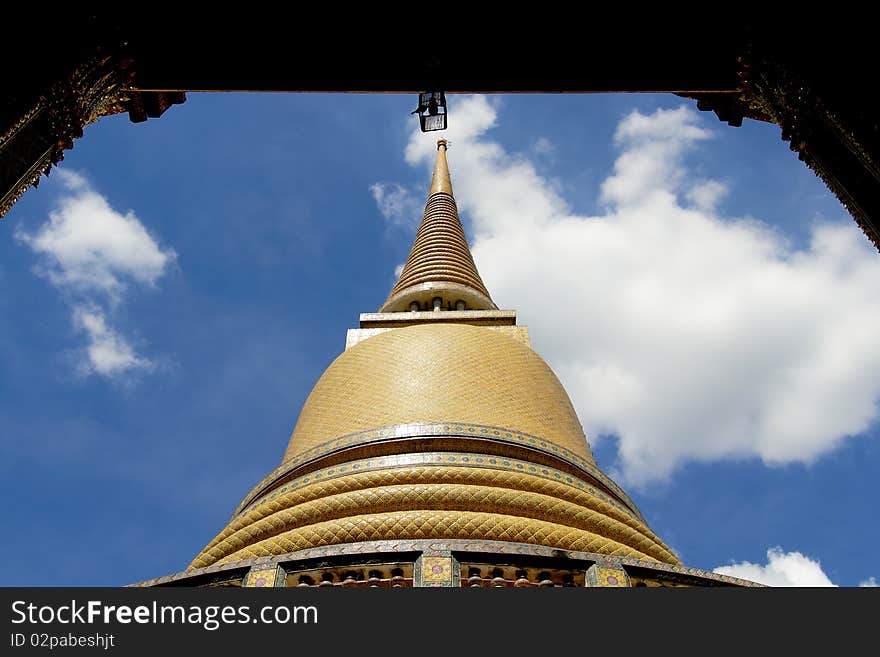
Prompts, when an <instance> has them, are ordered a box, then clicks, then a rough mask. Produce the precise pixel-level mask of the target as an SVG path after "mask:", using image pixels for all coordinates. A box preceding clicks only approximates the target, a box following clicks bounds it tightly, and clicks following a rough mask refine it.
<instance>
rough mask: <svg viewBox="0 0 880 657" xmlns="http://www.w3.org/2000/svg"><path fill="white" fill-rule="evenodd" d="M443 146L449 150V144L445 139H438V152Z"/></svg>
mask: <svg viewBox="0 0 880 657" xmlns="http://www.w3.org/2000/svg"><path fill="white" fill-rule="evenodd" d="M441 146H442V147H443V148H446V149H448V148H449V142H448V141H446V140H445V139H438V140H437V150H438V151H439V150H440V147H441Z"/></svg>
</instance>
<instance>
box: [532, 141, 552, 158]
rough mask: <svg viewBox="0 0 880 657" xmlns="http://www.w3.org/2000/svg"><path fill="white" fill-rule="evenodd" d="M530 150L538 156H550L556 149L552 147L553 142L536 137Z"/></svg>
mask: <svg viewBox="0 0 880 657" xmlns="http://www.w3.org/2000/svg"><path fill="white" fill-rule="evenodd" d="M532 150H533V151H534V152H535V153H537V154H538V155H550V154H552V153H553V152H554V151H555V150H556V148H555V147H554V146H553V142H551V141H550V140H549V139H547V138H546V137H538V138H537V139H536V140H535V143H534V144H532Z"/></svg>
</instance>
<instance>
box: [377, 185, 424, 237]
mask: <svg viewBox="0 0 880 657" xmlns="http://www.w3.org/2000/svg"><path fill="white" fill-rule="evenodd" d="M370 192H371V193H372V194H373V198H374V199H375V201H376V205H378V206H379V211H380V212H381V213H382V216H384V217H385V219H387V220H388V221H389V222H390V223H391V224H393V225H395V226H405V227H406V226H409V227H416V226H418V225H419V221H421V219H422V207H423V205H422V204H421V203H420V202H419V200H418V199H417V198H416V196H415V194H413V193H412V192H411V191H410V190H408V189H406V188H405V187H403V186H402V185H399V184H397V183H387V184H386V183H374V184H373V185H370Z"/></svg>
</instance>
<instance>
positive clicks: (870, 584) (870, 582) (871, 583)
mask: <svg viewBox="0 0 880 657" xmlns="http://www.w3.org/2000/svg"><path fill="white" fill-rule="evenodd" d="M859 586H861V587H863V588H876V587H878V586H880V584H878V583H877V578H875V577H869V578H868V579H866V580H863V581H861V582H859Z"/></svg>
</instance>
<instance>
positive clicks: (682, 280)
mask: <svg viewBox="0 0 880 657" xmlns="http://www.w3.org/2000/svg"><path fill="white" fill-rule="evenodd" d="M497 118H498V115H497V110H496V108H495V107H494V106H493V105H492V104H490V103H489V102H488V101H487V100H486V99H484V98H481V97H471V98H464V99H459V100H458V101H457V104H456V112H455V121H453V122H451V127H450V129H449V130H448V131H447V132H448V133H449V135H448V137H449V139H450V141H451V143H452V147H451V148H450V149H449V153H448V158H449V161H450V168H451V171H452V179H453V180H452V182H453V187H454V188H455V193H456V198H457V200H458V202H459V207H460V208H461V210H462V213H463V214H464V215H466V216H467V217H468V218H469V219H470V220H471V222H472V227H471V228H470V229H469V230H470V233H471V236H472V238H473V253H474V257H475V260H476V263H477V266H478V267H479V270H480V273H481V275H482V277H483V280H484V281H485V283H486V284H487V286H488V288H489V290H490V292H491V293H492V295H493V298H494V299H495V301H496V302H497V303H499V305H500V306H501V307H505V308H517V309H519V315H520V321H521V323H524V324H528V325H530V326H531V335H532V340H533V344H534V345H535V348H536V350H537V351H538V352H539V353H540V354H541V355H542V356H544V357H545V358H546V359H547V360H548V361H549V362H550V364H551V365H552V366H553V368H554V370H555V371H556V372H557V374H558V375H559V376H560V378H561V380H562V381H563V383H564V384H565V386H566V389H567V390H568V392H569V395H570V396H571V397H572V401H573V403H574V405H575V407H576V409H577V410H578V414H579V417H580V419H581V421H582V422H583V423H584V425H585V429H586V431H587V434H588V436H589V437H590V440H591V441H593V442H595V441H596V440H597V439H599V438H600V436H602V435H616V436H618V437H619V442H618V443H617V447H618V456H619V469H620V471H619V472H618V473H615V475H616V476H620V477H621V478H622V479H623V480H624V481H626V482H627V483H628V484H631V485H644V484H646V483H648V482H650V481H656V480H663V479H665V478H666V477H668V475H669V474H670V473H671V472H672V471H673V470H674V469H675V468H676V467H678V466H680V465H681V464H682V463H685V462H688V461H716V460H720V459H730V458H754V457H757V458H760V459H762V460H763V461H764V462H765V463H767V464H781V463H790V462H810V461H812V460H814V459H816V458H818V457H819V456H821V455H822V454H824V453H826V452H828V451H829V450H831V449H833V448H835V447H836V446H837V445H838V444H840V442H841V441H843V440H844V439H845V438H847V437H848V436H854V435H857V434H860V433H862V432H864V431H865V430H866V429H868V427H869V426H870V425H871V423H872V422H873V421H874V420H875V418H876V414H877V400H878V398H880V343H878V342H877V340H876V335H877V334H878V333H880V258H878V257H877V254H876V253H875V252H874V250H873V248H872V247H871V245H870V244H869V243H868V241H867V240H866V239H865V237H864V236H863V235H862V234H861V233H860V232H859V230H858V228H857V227H856V226H855V225H854V224H853V223H852V222H846V223H845V224H828V223H826V224H823V223H816V224H815V225H814V228H813V230H812V236H811V242H810V245H809V246H808V247H807V248H805V249H800V250H798V249H794V248H792V247H791V246H790V245H789V244H788V243H787V242H786V241H785V240H784V238H783V237H781V236H780V235H779V234H778V232H776V231H774V230H772V229H770V228H769V227H767V226H766V225H764V224H762V223H760V222H759V221H756V220H747V219H742V218H736V217H720V216H717V215H716V214H715V210H714V206H715V204H716V203H717V201H718V199H719V198H720V197H721V195H722V194H723V193H724V192H725V191H726V187H725V185H723V184H722V183H719V182H717V181H712V180H706V179H705V178H699V179H698V178H696V177H695V176H693V174H691V172H690V171H689V170H688V169H687V168H686V166H685V163H684V155H685V154H686V153H687V152H689V151H691V150H693V149H694V148H695V147H696V146H697V145H699V144H701V143H706V142H707V141H708V140H709V139H711V137H712V132H711V131H710V130H708V129H706V128H704V127H701V125H702V121H703V120H704V119H703V118H702V117H701V116H700V115H698V114H697V112H695V111H692V110H690V109H688V108H687V107H681V108H679V109H676V110H658V111H657V112H655V113H653V114H650V115H642V114H640V113H638V112H632V113H630V114H629V115H628V116H626V117H624V118H623V119H622V121H621V122H620V125H619V127H618V129H617V132H616V134H615V144H616V145H617V147H618V148H619V149H620V153H619V156H618V157H617V160H616V162H615V163H614V166H613V171H611V172H610V175H609V176H608V177H607V179H606V180H605V182H604V183H603V184H602V188H601V201H602V203H603V204H604V206H603V213H602V214H600V215H598V216H577V215H575V214H573V213H572V212H571V210H570V208H569V206H568V204H567V203H566V202H565V200H564V199H563V198H562V197H561V196H560V195H559V193H558V192H557V191H556V189H557V187H556V186H555V185H551V184H550V183H549V182H548V181H547V180H546V179H544V178H543V177H541V176H540V175H538V173H537V171H536V168H535V166H534V165H533V164H532V163H531V162H530V161H529V160H528V159H526V158H524V157H523V156H519V155H515V154H510V153H507V152H506V151H505V150H504V148H503V147H502V146H501V145H500V144H499V143H497V142H495V141H492V140H491V138H490V137H489V136H488V134H487V133H488V131H490V130H491V128H492V127H493V126H494V125H495V124H496V121H497ZM435 144H436V137H435V136H433V135H430V134H428V135H424V134H422V133H420V132H414V133H413V135H412V137H411V138H410V140H409V143H408V144H407V147H406V150H405V157H406V160H407V162H409V163H410V164H413V165H418V166H422V167H424V168H425V170H426V171H430V168H431V166H432V165H433V161H434V156H435V152H436V145H435Z"/></svg>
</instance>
